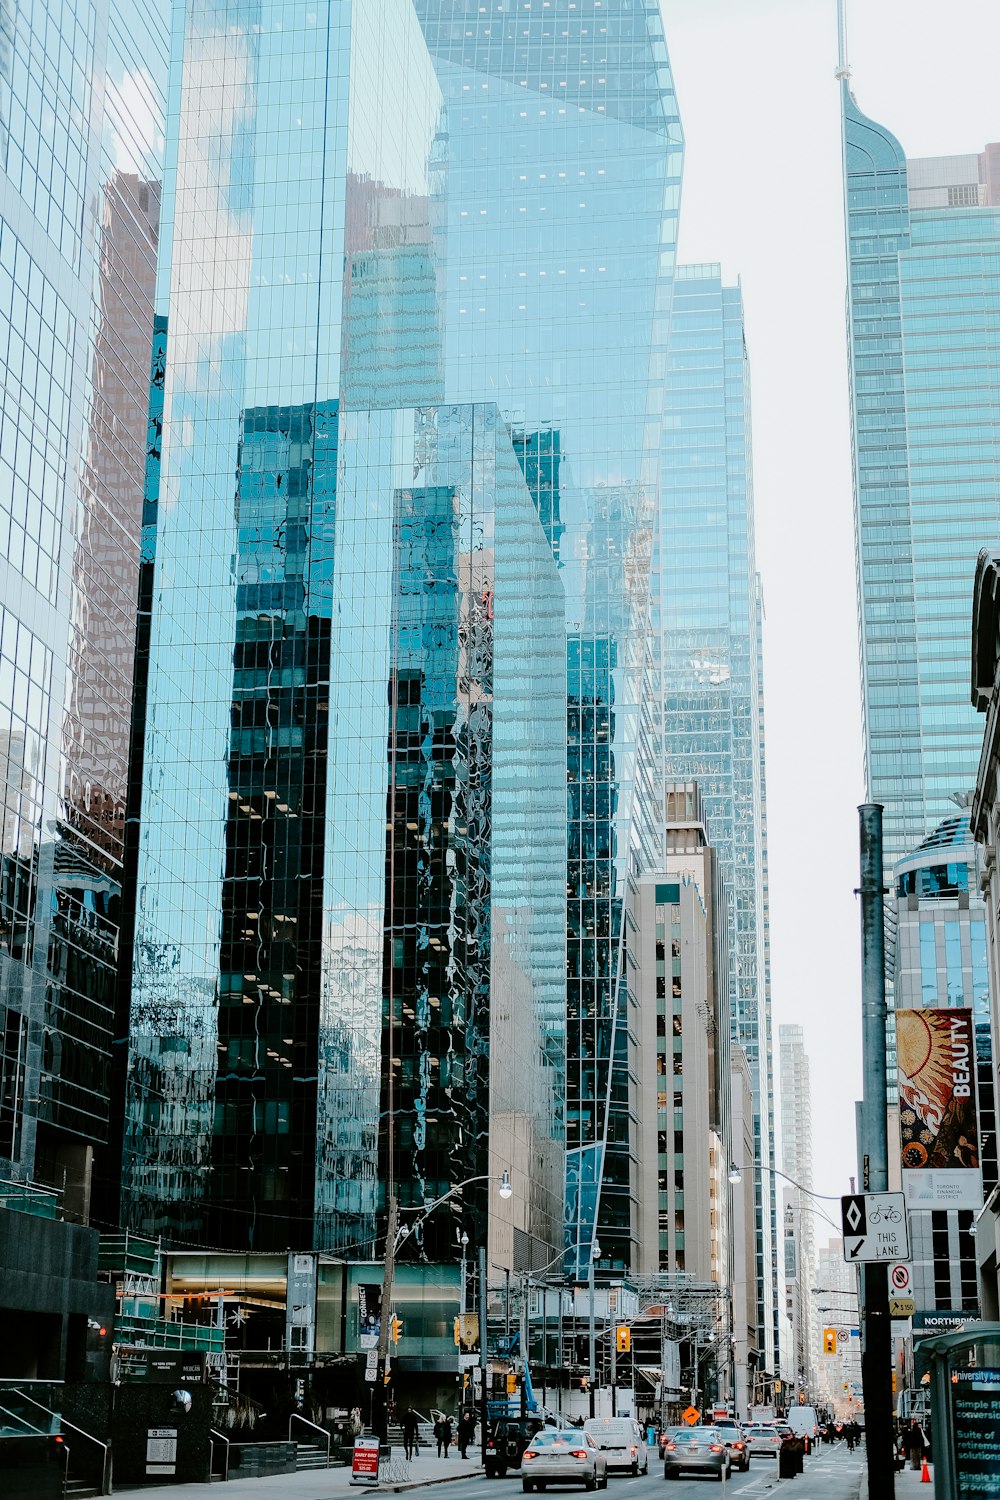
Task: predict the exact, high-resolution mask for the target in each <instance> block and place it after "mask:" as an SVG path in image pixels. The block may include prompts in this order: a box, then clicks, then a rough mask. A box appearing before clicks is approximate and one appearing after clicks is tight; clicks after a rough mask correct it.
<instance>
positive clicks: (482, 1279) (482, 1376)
mask: <svg viewBox="0 0 1000 1500" xmlns="http://www.w3.org/2000/svg"><path fill="white" fill-rule="evenodd" d="M486 1400H487V1395H486V1246H485V1245H480V1247H479V1441H480V1445H481V1451H482V1460H483V1467H484V1468H485V1467H486V1425H487V1416H488V1410H487V1406H486Z"/></svg>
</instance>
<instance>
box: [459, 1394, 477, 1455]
mask: <svg viewBox="0 0 1000 1500" xmlns="http://www.w3.org/2000/svg"><path fill="white" fill-rule="evenodd" d="M475 1436H476V1414H475V1412H474V1411H473V1410H472V1408H471V1407H469V1406H464V1407H463V1408H462V1412H461V1415H460V1416H459V1419H458V1451H459V1454H460V1455H461V1457H462V1458H468V1456H469V1455H468V1447H469V1444H470V1443H471V1442H472V1441H473V1439H474V1438H475Z"/></svg>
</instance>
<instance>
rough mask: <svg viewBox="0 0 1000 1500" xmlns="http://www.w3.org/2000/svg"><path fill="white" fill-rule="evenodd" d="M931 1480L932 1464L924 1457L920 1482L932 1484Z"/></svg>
mask: <svg viewBox="0 0 1000 1500" xmlns="http://www.w3.org/2000/svg"><path fill="white" fill-rule="evenodd" d="M930 1482H931V1471H930V1466H929V1464H928V1462H927V1460H926V1458H922V1459H921V1460H920V1483H921V1484H930Z"/></svg>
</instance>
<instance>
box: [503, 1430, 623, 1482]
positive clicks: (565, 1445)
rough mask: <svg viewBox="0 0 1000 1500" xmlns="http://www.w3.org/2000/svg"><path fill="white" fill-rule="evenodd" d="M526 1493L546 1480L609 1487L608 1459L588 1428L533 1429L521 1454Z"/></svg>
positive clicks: (522, 1480)
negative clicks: (583, 1430)
mask: <svg viewBox="0 0 1000 1500" xmlns="http://www.w3.org/2000/svg"><path fill="white" fill-rule="evenodd" d="M521 1476H522V1477H521V1488H522V1489H523V1490H524V1492H525V1494H530V1492H531V1491H532V1490H535V1489H538V1490H544V1489H545V1487H546V1485H549V1484H582V1485H583V1487H584V1489H585V1490H596V1489H597V1488H598V1487H600V1488H601V1489H602V1490H606V1489H607V1487H608V1461H607V1459H606V1458H605V1456H604V1454H603V1453H602V1452H601V1450H600V1448H598V1446H597V1444H596V1443H595V1442H594V1439H593V1438H592V1437H591V1436H590V1433H589V1432H580V1431H579V1430H578V1429H576V1428H573V1427H567V1428H562V1427H560V1428H557V1429H556V1430H555V1431H553V1429H552V1428H547V1429H546V1430H545V1431H544V1432H536V1433H535V1435H534V1437H533V1438H532V1439H531V1442H530V1443H529V1445H528V1447H527V1448H525V1450H524V1453H523V1455H522V1457H521Z"/></svg>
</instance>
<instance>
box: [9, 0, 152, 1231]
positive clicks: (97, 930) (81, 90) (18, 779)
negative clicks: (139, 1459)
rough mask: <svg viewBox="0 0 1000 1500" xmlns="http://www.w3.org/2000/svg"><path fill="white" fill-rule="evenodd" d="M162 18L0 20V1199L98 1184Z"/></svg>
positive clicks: (110, 6)
mask: <svg viewBox="0 0 1000 1500" xmlns="http://www.w3.org/2000/svg"><path fill="white" fill-rule="evenodd" d="M168 10H169V7H168V5H167V3H166V0H163V3H159V0H154V3H150V4H146V5H143V6H139V5H136V4H134V3H132V0H102V3H97V4H91V3H87V4H78V3H75V0H36V3H34V4H32V5H28V6H25V5H21V6H11V5H5V6H4V7H3V8H2V14H0V391H2V397H0V400H2V409H0V803H2V806H0V830H2V847H0V1176H3V1177H8V1176H10V1175H11V1174H12V1173H13V1174H15V1175H17V1176H22V1175H24V1176H29V1177H30V1176H34V1177H36V1178H38V1179H40V1180H43V1181H49V1182H54V1183H56V1184H57V1185H58V1186H60V1187H65V1200H64V1201H65V1204H66V1208H67V1210H68V1212H69V1214H70V1215H71V1216H74V1217H78V1218H86V1216H87V1214H88V1213H89V1210H90V1201H91V1197H90V1195H91V1189H92V1183H93V1179H94V1176H95V1160H96V1176H97V1178H98V1179H99V1180H98V1187H100V1186H101V1183H102V1182H103V1176H104V1173H105V1169H106V1168H107V1165H108V1155H109V1152H108V1149H107V1148H108V1139H109V1130H110V1121H109V1092H110V1075H111V1054H112V1038H113V1037H114V1035H115V1007H116V963H117V953H118V946H119V920H120V900H121V883H122V866H123V845H124V834H125V797H126V781H127V765H128V750H129V726H130V715H131V693H132V659H133V650H134V631H135V594H136V584H137V577H138V567H139V533H140V525H141V509H142V494H143V469H144V463H145V453H146V406H147V400H148V394H149V368H150V346H151V339H152V297H153V284H154V274H155V259H156V249H157V238H158V222H159V203H160V185H161V176H162V149H163V112H164V100H165V92H166V70H167V54H168Z"/></svg>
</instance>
